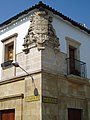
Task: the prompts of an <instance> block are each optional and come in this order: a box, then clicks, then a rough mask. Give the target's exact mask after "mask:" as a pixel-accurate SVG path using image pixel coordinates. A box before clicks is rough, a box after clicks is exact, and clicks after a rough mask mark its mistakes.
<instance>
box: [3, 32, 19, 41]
mask: <svg viewBox="0 0 90 120" xmlns="http://www.w3.org/2000/svg"><path fill="white" fill-rule="evenodd" d="M17 36H18V33H14V34H12V35H10V36H8V37H6V38H4V39H2V40H1V42H5V41H6V40H8V39H10V38H12V37H17Z"/></svg>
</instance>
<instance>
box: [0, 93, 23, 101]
mask: <svg viewBox="0 0 90 120" xmlns="http://www.w3.org/2000/svg"><path fill="white" fill-rule="evenodd" d="M21 98H22V99H23V98H24V94H22V93H21V94H16V95H10V96H5V97H1V98H0V101H4V100H10V99H21Z"/></svg>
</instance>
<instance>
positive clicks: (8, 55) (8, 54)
mask: <svg viewBox="0 0 90 120" xmlns="http://www.w3.org/2000/svg"><path fill="white" fill-rule="evenodd" d="M13 54H14V43H13V42H12V43H10V44H8V45H5V61H10V60H13Z"/></svg>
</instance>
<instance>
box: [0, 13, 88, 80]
mask: <svg viewBox="0 0 90 120" xmlns="http://www.w3.org/2000/svg"><path fill="white" fill-rule="evenodd" d="M52 17H53V27H54V29H55V30H56V35H57V37H58V38H59V41H60V51H61V52H63V53H66V54H67V40H66V37H68V38H70V39H72V40H73V41H77V42H79V43H80V60H81V61H83V62H85V63H86V65H87V78H89V79H90V72H89V71H90V56H89V51H90V35H89V34H88V33H86V32H85V31H82V30H80V29H79V28H78V27H75V26H73V25H71V24H70V23H69V22H67V21H64V20H63V19H62V18H60V17H59V16H57V15H53V14H52ZM29 26H30V15H27V16H25V17H22V18H21V19H18V20H17V21H15V22H13V23H10V25H8V26H6V27H5V26H4V28H3V29H2V28H0V41H1V40H2V39H5V38H6V37H8V36H10V35H12V34H14V33H17V34H18V36H17V40H16V54H18V53H20V52H22V49H23V46H22V44H23V43H24V37H25V35H26V34H27V31H28V28H29ZM0 48H1V52H0V64H1V63H2V57H3V55H2V49H3V48H2V42H0ZM1 69H2V68H1V67H0V76H1ZM0 80H1V77H0Z"/></svg>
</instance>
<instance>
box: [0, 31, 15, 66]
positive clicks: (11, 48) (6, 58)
mask: <svg viewBox="0 0 90 120" xmlns="http://www.w3.org/2000/svg"><path fill="white" fill-rule="evenodd" d="M16 37H17V33H15V34H13V35H11V36H9V37H7V38H5V39H3V40H2V43H3V56H2V61H3V63H2V64H1V67H2V68H7V67H10V66H11V63H12V61H13V60H15V51H16Z"/></svg>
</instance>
